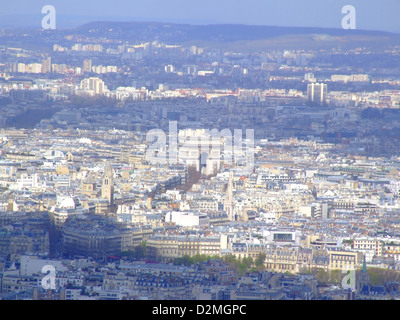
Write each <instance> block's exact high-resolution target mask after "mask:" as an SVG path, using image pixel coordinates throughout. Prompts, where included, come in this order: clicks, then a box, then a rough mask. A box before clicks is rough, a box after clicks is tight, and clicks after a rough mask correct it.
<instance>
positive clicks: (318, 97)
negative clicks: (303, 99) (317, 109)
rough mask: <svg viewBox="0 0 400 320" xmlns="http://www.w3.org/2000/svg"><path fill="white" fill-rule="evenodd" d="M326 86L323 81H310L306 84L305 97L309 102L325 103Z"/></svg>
mask: <svg viewBox="0 0 400 320" xmlns="http://www.w3.org/2000/svg"><path fill="white" fill-rule="evenodd" d="M327 93H328V86H327V85H326V84H325V83H310V84H308V85H307V98H308V101H309V102H312V103H315V104H318V105H320V106H323V105H326V97H327Z"/></svg>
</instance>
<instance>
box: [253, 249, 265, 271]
mask: <svg viewBox="0 0 400 320" xmlns="http://www.w3.org/2000/svg"><path fill="white" fill-rule="evenodd" d="M266 257H267V256H266V254H265V253H260V254H259V255H258V256H257V258H256V260H255V262H254V264H255V266H256V270H257V271H263V270H265V265H264V261H265V258H266Z"/></svg>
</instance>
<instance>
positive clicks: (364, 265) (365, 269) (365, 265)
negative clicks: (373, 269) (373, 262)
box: [362, 255, 367, 272]
mask: <svg viewBox="0 0 400 320" xmlns="http://www.w3.org/2000/svg"><path fill="white" fill-rule="evenodd" d="M362 272H367V262H366V261H365V255H364V261H363V267H362Z"/></svg>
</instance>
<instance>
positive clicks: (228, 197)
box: [224, 171, 235, 221]
mask: <svg viewBox="0 0 400 320" xmlns="http://www.w3.org/2000/svg"><path fill="white" fill-rule="evenodd" d="M224 210H225V212H226V213H227V214H228V219H229V220H230V221H233V220H235V217H234V213H233V173H232V171H231V172H229V180H228V188H227V189H226V193H225V202H224Z"/></svg>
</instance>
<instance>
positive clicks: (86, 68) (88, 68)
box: [83, 59, 92, 72]
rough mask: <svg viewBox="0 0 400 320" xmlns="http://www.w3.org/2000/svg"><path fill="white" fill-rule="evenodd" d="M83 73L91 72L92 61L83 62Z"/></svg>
mask: <svg viewBox="0 0 400 320" xmlns="http://www.w3.org/2000/svg"><path fill="white" fill-rule="evenodd" d="M83 71H84V72H92V60H90V59H85V60H83Z"/></svg>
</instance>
